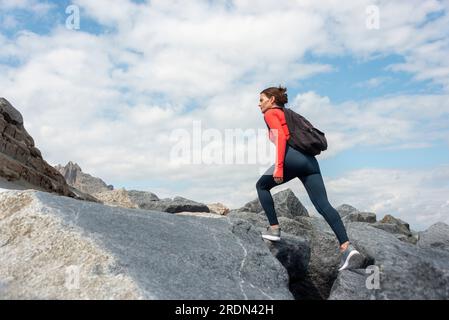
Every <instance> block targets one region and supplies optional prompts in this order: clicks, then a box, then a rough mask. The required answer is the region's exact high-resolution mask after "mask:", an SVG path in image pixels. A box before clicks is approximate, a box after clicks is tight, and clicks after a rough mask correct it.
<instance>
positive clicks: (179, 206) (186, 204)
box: [139, 196, 210, 213]
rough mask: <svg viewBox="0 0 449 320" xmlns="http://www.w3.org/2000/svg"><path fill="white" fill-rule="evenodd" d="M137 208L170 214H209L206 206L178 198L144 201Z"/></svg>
mask: <svg viewBox="0 0 449 320" xmlns="http://www.w3.org/2000/svg"><path fill="white" fill-rule="evenodd" d="M139 207H140V208H141V209H146V210H157V211H163V212H170V213H177V212H182V211H189V212H210V210H209V207H208V206H207V205H206V204H204V203H200V202H196V201H193V200H189V199H186V198H183V197H179V196H178V197H174V198H173V200H171V199H162V200H158V201H145V202H142V203H141V204H140V205H139Z"/></svg>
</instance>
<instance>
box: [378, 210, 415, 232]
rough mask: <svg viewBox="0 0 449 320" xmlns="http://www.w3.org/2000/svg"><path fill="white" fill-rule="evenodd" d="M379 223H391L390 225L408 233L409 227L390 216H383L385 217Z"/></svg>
mask: <svg viewBox="0 0 449 320" xmlns="http://www.w3.org/2000/svg"><path fill="white" fill-rule="evenodd" d="M380 222H381V223H391V224H396V225H397V226H399V227H400V228H401V229H403V230H404V231H405V230H407V231H409V232H410V225H409V224H408V223H407V222H405V221H403V220H401V219H399V218H395V217H393V216H392V215H390V214H387V215H385V217H383V219H382V220H381V221H380Z"/></svg>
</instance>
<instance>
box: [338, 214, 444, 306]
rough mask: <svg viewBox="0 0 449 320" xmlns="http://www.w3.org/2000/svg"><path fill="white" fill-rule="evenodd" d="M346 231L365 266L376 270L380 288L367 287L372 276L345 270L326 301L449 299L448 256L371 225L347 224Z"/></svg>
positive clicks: (340, 274) (440, 251)
mask: <svg viewBox="0 0 449 320" xmlns="http://www.w3.org/2000/svg"><path fill="white" fill-rule="evenodd" d="M347 230H348V235H349V238H350V239H351V241H352V242H353V244H354V246H355V247H356V248H357V249H358V250H359V251H360V253H362V254H363V255H364V256H365V257H366V258H367V261H368V264H369V265H374V266H375V267H373V268H376V267H377V268H378V271H379V273H378V275H379V280H380V281H379V286H378V287H376V286H371V287H367V285H366V284H367V281H368V280H370V279H369V278H368V277H370V276H371V277H372V276H373V275H374V273H373V274H370V273H369V274H363V272H355V271H348V270H344V271H342V272H340V273H339V275H338V278H337V280H336V281H335V283H334V286H333V287H332V291H331V294H330V297H329V299H404V300H409V299H444V300H447V299H449V253H447V252H444V251H442V250H434V249H429V248H425V249H423V248H420V247H418V246H414V245H412V244H409V243H406V242H402V241H400V240H398V239H397V238H396V237H395V236H394V235H393V234H391V233H389V232H386V231H383V230H381V229H379V228H375V227H374V226H373V225H372V224H367V223H360V222H354V223H349V224H348V225H347ZM348 273H351V274H348ZM368 282H369V281H368ZM371 284H374V283H371Z"/></svg>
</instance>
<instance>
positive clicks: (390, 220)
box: [373, 214, 418, 244]
mask: <svg viewBox="0 0 449 320" xmlns="http://www.w3.org/2000/svg"><path fill="white" fill-rule="evenodd" d="M373 227H375V228H378V229H382V230H384V231H387V232H389V233H391V234H393V235H394V236H395V237H396V238H398V239H399V240H401V241H404V242H408V243H411V244H416V243H417V241H418V234H417V233H416V232H413V231H412V230H410V225H409V224H408V223H407V222H405V221H403V220H401V219H399V218H395V217H393V216H392V215H389V214H387V215H386V216H385V217H384V218H383V219H382V220H380V221H379V222H376V223H373Z"/></svg>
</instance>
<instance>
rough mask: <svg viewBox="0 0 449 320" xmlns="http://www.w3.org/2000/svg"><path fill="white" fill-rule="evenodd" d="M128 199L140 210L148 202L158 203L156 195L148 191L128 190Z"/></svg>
mask: <svg viewBox="0 0 449 320" xmlns="http://www.w3.org/2000/svg"><path fill="white" fill-rule="evenodd" d="M128 197H129V199H130V200H131V201H132V202H133V203H135V204H137V205H138V206H139V208H142V207H141V206H143V205H144V204H145V203H147V202H149V201H159V197H158V196H157V195H155V194H154V193H152V192H148V191H138V190H129V191H128Z"/></svg>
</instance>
